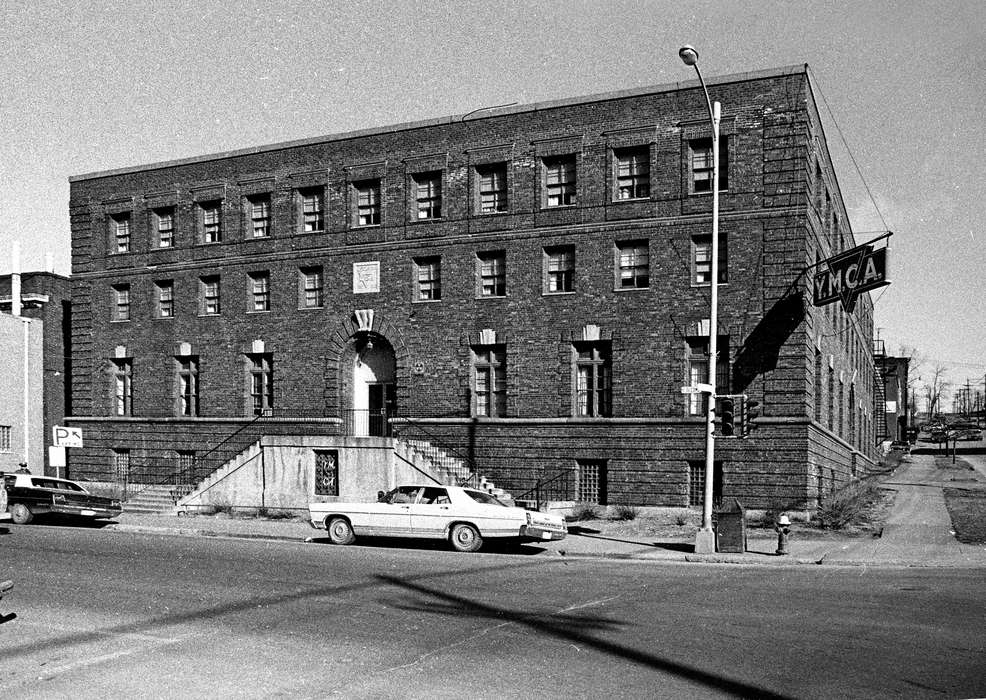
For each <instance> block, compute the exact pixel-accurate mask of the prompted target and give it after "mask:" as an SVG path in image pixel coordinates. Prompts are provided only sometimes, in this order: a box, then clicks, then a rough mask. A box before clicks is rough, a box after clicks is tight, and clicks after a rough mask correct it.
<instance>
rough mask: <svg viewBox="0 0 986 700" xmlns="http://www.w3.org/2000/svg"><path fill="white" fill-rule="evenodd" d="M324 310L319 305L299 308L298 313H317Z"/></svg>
mask: <svg viewBox="0 0 986 700" xmlns="http://www.w3.org/2000/svg"><path fill="white" fill-rule="evenodd" d="M324 308H325V305H324V304H319V305H318V306H299V307H298V311H319V310H321V309H324Z"/></svg>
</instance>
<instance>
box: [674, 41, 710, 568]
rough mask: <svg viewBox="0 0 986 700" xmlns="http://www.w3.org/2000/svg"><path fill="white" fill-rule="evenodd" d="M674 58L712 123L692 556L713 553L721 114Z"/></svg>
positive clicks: (689, 62)
mask: <svg viewBox="0 0 986 700" xmlns="http://www.w3.org/2000/svg"><path fill="white" fill-rule="evenodd" d="M678 56H680V57H681V60H682V61H683V62H684V64H685V65H686V66H694V68H695V73H697V74H698V80H699V83H701V85H702V92H704V93H705V103H706V105H707V106H708V108H709V121H710V122H711V124H712V251H711V256H712V261H711V263H712V265H711V268H712V269H711V273H710V274H711V277H712V279H711V280H710V281H709V386H711V387H712V391H711V392H710V393H709V395H708V398H707V401H708V404H707V406H706V414H705V494H704V499H703V501H702V527H701V529H700V530H699V531H698V532H697V533H696V534H695V553H696V554H711V553H713V552H715V551H716V542H715V533H713V531H712V486H713V482H714V480H715V453H716V443H715V435H714V432H715V421H716V392H715V390H716V356H717V354H718V344H719V343H718V341H719V121H720V117H721V111H720V107H719V103H718V102H712V100H711V99H710V98H709V90H708V88H707V87H706V86H705V79H704V78H703V77H702V71H701V70H700V69H699V67H698V51H696V50H695V49H694V48H692V47H691V46H683V47H681V49H679V50H678Z"/></svg>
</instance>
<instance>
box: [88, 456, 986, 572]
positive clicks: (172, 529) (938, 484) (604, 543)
mask: <svg viewBox="0 0 986 700" xmlns="http://www.w3.org/2000/svg"><path fill="white" fill-rule="evenodd" d="M974 466H975V468H976V471H974V472H973V474H972V476H970V477H969V479H974V480H977V481H979V482H984V483H986V468H983V467H982V466H981V465H980V464H978V463H976V464H974ZM882 485H883V487H884V488H887V489H892V490H894V491H896V497H895V499H894V506H893V509H892V511H891V513H890V515H889V516H888V518H887V520H886V522H885V526H884V529H883V532H882V536H870V537H845V536H838V535H832V536H826V537H818V536H817V534H816V533H812V536H811V537H799V533H798V524H797V523H795V524H794V525H793V526H792V528H791V533H790V537H789V540H788V546H787V550H788V554H783V555H779V554H777V553H776V551H777V548H778V546H777V545H778V542H777V535H776V534H775V533H773V532H772V531H769V530H766V531H765V530H761V529H751V528H747V548H746V549H747V551H746V552H744V553H735V554H733V553H715V554H695V553H694V551H693V540H692V539H687V540H685V539H680V538H679V539H677V540H674V539H670V538H662V539H661V540H660V541H654V540H648V539H644V538H615V537H609V536H606V535H605V534H604V533H602V532H595V531H592V530H587V529H585V528H579V527H577V526H570V532H569V535H568V537H567V538H566V539H564V540H561V541H558V542H548V543H536V544H531V545H528V546H527V548H528V549H536V550H540V551H539V552H538V554H537V556H549V557H609V558H618V559H635V560H645V561H679V562H707V563H727V564H746V565H774V566H777V565H781V566H784V565H788V566H790V565H855V566H879V567H939V568H948V567H963V568H970V567H971V568H986V545H982V544H978V545H973V544H963V543H961V542H959V541H958V540H956V539H955V537H954V533H953V532H952V526H951V520H950V518H949V516H948V511H947V510H946V508H945V500H944V497H943V495H942V487H943V486H948V485H952V484H951V480H950V477H949V475H948V473H945V472H942V470H939V469H938V468H936V466H935V461H934V456H932V455H929V454H913V455H911V456H910V458H909V460H908V461H904V462H902V463H901V465H900V466H899V467H898V469H897V470H896V471H895V472H894V473H893V474H892V475H891V476H890V477H889V478H887V479H885V480H884V482H883V484H882ZM104 529H107V530H116V531H120V532H142V533H160V534H172V535H186V536H205V537H244V538H256V539H274V540H290V541H313V540H314V541H316V542H317V544H316V545H315V546H321V543H323V542H327V540H325V531H324V530H315V529H314V528H312V527H311V526H310V525H309V524H308V523H307V521H303V520H297V519H265V518H252V517H237V516H229V515H181V516H172V515H145V514H136V513H124V514H122V515H121V516H120V517H119V518H117V519H116V520H115V521H112V522H110V523H109V524H107V525H106V526H105V528H104Z"/></svg>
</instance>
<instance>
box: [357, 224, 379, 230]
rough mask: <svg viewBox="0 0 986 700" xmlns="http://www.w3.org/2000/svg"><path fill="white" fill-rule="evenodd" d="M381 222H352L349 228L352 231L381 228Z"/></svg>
mask: <svg viewBox="0 0 986 700" xmlns="http://www.w3.org/2000/svg"><path fill="white" fill-rule="evenodd" d="M382 226H383V224H353V225H352V226H350V229H351V230H353V231H364V230H366V229H368V228H369V229H373V228H381V227H382Z"/></svg>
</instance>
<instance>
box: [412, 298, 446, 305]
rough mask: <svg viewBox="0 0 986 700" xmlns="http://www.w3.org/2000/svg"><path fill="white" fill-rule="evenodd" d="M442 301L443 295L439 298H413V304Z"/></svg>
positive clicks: (438, 302)
mask: <svg viewBox="0 0 986 700" xmlns="http://www.w3.org/2000/svg"><path fill="white" fill-rule="evenodd" d="M441 302H442V299H441V297H439V298H438V299H412V300H411V303H412V304H440V303H441Z"/></svg>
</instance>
